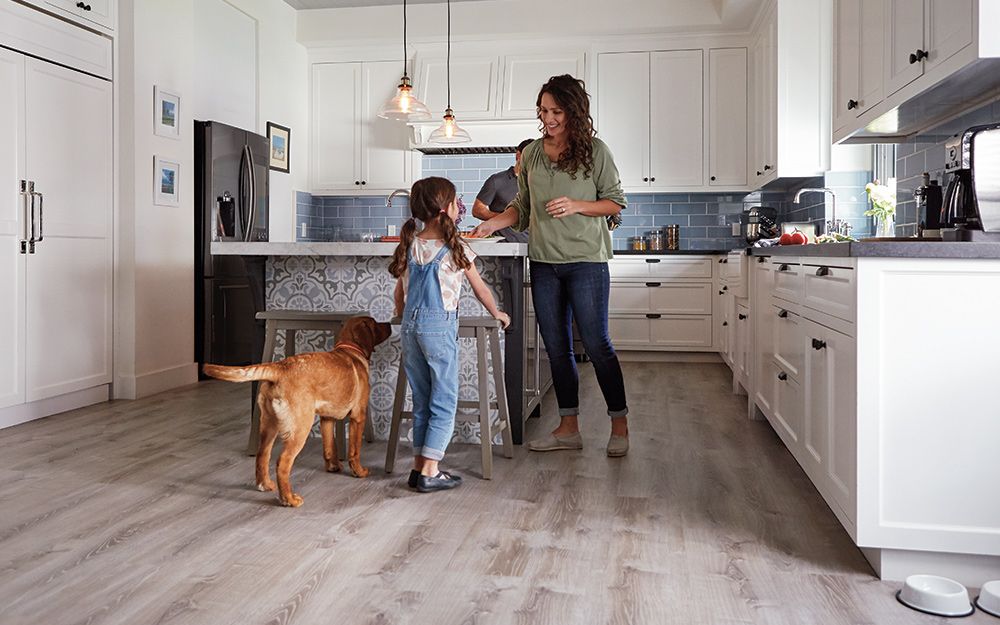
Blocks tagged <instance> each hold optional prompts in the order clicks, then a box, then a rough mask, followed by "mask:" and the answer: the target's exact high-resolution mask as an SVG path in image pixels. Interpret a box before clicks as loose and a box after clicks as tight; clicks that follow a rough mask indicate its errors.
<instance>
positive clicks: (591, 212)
mask: <svg viewBox="0 0 1000 625" xmlns="http://www.w3.org/2000/svg"><path fill="white" fill-rule="evenodd" d="M579 202H580V204H581V205H582V208H581V210H580V211H578V212H579V214H581V215H586V216H587V217H607V216H608V215H617V214H618V213H620V212H621V210H622V207H621V206H620V205H618V204H615V203H614V202H612V201H611V200H595V201H593V202H587V201H584V200H579Z"/></svg>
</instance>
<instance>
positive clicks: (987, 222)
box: [941, 124, 1000, 241]
mask: <svg viewBox="0 0 1000 625" xmlns="http://www.w3.org/2000/svg"><path fill="white" fill-rule="evenodd" d="M944 168H945V171H946V172H947V173H949V174H950V175H951V180H950V182H949V183H948V190H947V191H946V192H945V194H944V200H943V202H942V205H941V228H942V232H941V237H942V238H943V239H944V240H945V241H1000V124H987V125H983V126H973V127H972V128H969V129H968V130H966V131H965V132H963V133H962V134H961V135H957V136H956V137H954V138H953V139H951V140H949V141H947V142H946V143H945V165H944Z"/></svg>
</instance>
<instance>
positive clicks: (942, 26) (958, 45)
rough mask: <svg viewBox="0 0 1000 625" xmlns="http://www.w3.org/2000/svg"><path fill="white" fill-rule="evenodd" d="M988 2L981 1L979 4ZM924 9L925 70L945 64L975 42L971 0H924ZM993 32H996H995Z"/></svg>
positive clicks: (973, 11) (973, 10)
mask: <svg viewBox="0 0 1000 625" xmlns="http://www.w3.org/2000/svg"><path fill="white" fill-rule="evenodd" d="M984 1H989V0H980V2H984ZM926 3H927V4H926V5H925V7H924V15H925V21H924V42H925V44H926V50H927V59H926V60H925V61H924V68H925V70H930V69H932V68H934V67H936V66H937V65H939V64H941V63H943V62H944V61H947V60H948V59H949V58H951V57H952V56H954V55H955V54H956V53H957V52H959V51H961V50H963V49H965V48H966V47H967V46H969V45H970V44H972V43H973V41H975V33H974V32H973V27H974V25H973V15H974V14H975V7H974V6H973V0H926ZM994 32H995V31H994Z"/></svg>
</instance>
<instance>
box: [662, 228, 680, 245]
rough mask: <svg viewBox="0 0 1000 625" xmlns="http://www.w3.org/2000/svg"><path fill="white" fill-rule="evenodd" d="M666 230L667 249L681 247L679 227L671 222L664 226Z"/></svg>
mask: <svg viewBox="0 0 1000 625" xmlns="http://www.w3.org/2000/svg"><path fill="white" fill-rule="evenodd" d="M665 230H666V231H667V249H668V250H679V249H680V248H681V227H680V226H678V225H677V224H672V225H670V226H667V227H666V228H665Z"/></svg>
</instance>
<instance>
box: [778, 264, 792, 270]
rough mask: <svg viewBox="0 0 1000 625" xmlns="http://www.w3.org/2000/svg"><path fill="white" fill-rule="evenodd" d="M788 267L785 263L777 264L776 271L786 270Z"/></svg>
mask: <svg viewBox="0 0 1000 625" xmlns="http://www.w3.org/2000/svg"><path fill="white" fill-rule="evenodd" d="M789 269H791V267H789V266H788V265H785V264H781V265H778V271H788V270H789Z"/></svg>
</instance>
